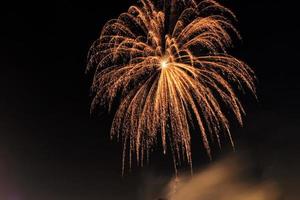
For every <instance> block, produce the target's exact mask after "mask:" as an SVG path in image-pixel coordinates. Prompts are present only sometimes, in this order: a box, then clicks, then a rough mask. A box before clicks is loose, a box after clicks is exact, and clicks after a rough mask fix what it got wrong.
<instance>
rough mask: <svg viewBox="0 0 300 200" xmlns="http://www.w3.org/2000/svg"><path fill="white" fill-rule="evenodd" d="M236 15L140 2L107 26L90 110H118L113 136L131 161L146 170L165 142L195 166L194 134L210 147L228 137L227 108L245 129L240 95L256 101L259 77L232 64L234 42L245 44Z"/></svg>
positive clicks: (95, 60)
mask: <svg viewBox="0 0 300 200" xmlns="http://www.w3.org/2000/svg"><path fill="white" fill-rule="evenodd" d="M234 19H235V16H234V14H233V13H232V12H231V11H230V10H228V9H227V8H225V7H223V6H222V5H220V4H219V3H217V2H215V1H213V0H203V1H201V2H198V3H196V2H195V1H194V0H186V1H183V0H156V1H154V0H140V2H139V4H138V5H136V6H131V7H130V8H129V9H128V11H127V12H125V13H122V14H121V15H120V16H119V17H118V18H117V19H113V20H110V21H108V22H107V23H106V24H105V26H104V27H103V30H102V32H101V35H100V38H99V39H98V40H97V41H96V42H95V43H94V44H93V45H92V47H91V49H90V52H89V56H88V58H89V64H88V70H94V79H93V83H92V91H93V92H94V94H95V96H94V99H93V102H92V106H91V107H92V109H95V108H96V107H98V106H108V110H111V109H112V107H114V105H115V104H116V103H118V105H119V106H118V109H117V110H116V113H115V116H114V119H113V123H112V128H111V136H112V137H113V138H114V137H116V138H119V139H121V140H122V141H123V145H124V146H123V171H124V165H125V158H126V157H127V155H128V157H129V164H130V166H131V162H132V156H133V155H135V156H136V160H137V163H138V164H139V165H143V161H144V158H146V157H148V154H149V152H150V151H151V150H152V149H153V146H154V145H155V144H156V143H157V142H158V141H160V142H161V143H162V147H163V152H164V153H166V152H167V149H169V150H170V151H171V152H172V155H173V160H174V166H175V169H176V167H177V165H178V163H179V162H180V160H182V159H186V160H187V162H188V164H189V165H190V166H192V154H191V130H192V129H193V130H195V129H197V130H199V132H200V134H201V138H202V142H203V145H204V147H205V149H206V151H207V153H208V156H209V157H211V150H210V143H211V142H214V141H216V142H217V143H218V144H219V146H221V141H220V133H221V132H223V133H225V135H227V136H228V138H229V140H230V141H231V144H232V145H234V144H233V141H232V138H231V136H230V132H229V122H228V119H227V117H226V116H225V113H224V107H225V108H226V109H229V110H231V111H232V113H233V114H234V115H235V117H236V118H237V120H238V122H239V123H240V124H242V115H243V113H244V110H243V107H242V105H241V103H240V100H239V99H238V97H237V95H236V92H235V90H236V89H241V90H243V88H248V89H249V90H250V91H251V92H252V93H253V94H255V85H254V81H255V78H254V73H253V71H252V70H251V69H250V68H249V67H248V66H247V65H246V64H245V63H244V62H242V61H240V60H238V59H236V58H234V57H232V56H230V55H229V54H228V53H227V52H226V49H227V48H228V47H230V46H231V45H232V38H231V34H234V35H236V36H237V38H239V34H238V32H237V31H236V29H235V28H234V27H233V25H232V23H231V20H234Z"/></svg>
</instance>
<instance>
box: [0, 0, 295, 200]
mask: <svg viewBox="0 0 300 200" xmlns="http://www.w3.org/2000/svg"><path fill="white" fill-rule="evenodd" d="M104 2H105V3H104ZM221 2H222V3H223V4H224V5H226V6H227V7H229V8H230V9H232V10H233V11H234V12H235V14H236V15H237V18H238V19H239V21H238V23H237V24H236V26H237V28H238V29H239V31H240V33H241V35H242V37H243V41H242V42H240V43H237V44H236V46H235V48H234V49H233V50H232V51H231V53H232V54H234V55H235V56H237V57H239V58H241V59H242V60H244V61H246V62H247V63H248V64H249V65H250V66H251V67H252V68H253V69H254V70H255V71H256V74H257V77H258V81H257V84H258V101H256V100H255V98H253V97H251V96H246V97H243V98H242V99H243V103H244V105H245V108H246V111H247V115H246V117H245V118H244V119H245V125H244V127H243V128H241V127H239V126H237V125H236V122H235V121H234V120H232V121H231V122H232V134H233V136H234V137H235V138H236V144H237V152H240V153H242V154H243V155H245V156H247V157H249V158H248V159H249V160H250V162H251V163H253V164H254V166H255V167H254V170H253V171H254V172H253V176H255V177H256V178H260V179H272V180H274V181H276V182H277V183H278V184H279V186H280V188H281V190H282V193H283V194H284V195H283V196H284V199H288V200H292V199H293V200H296V199H299V195H300V192H299V187H300V172H299V169H300V158H299V155H300V146H299V140H300V129H299V126H300V115H299V113H300V93H299V90H300V84H299V73H300V68H299V67H300V66H299V58H300V48H299V40H298V39H299V35H300V31H299V30H300V28H299V27H300V22H299V20H298V14H299V11H298V10H297V5H296V1H266V0H252V1H232V0H223V1H221ZM132 3H134V1H133V0H131V1H128V0H127V1H117V0H109V1H103V0H98V1H89V0H86V1H81V2H80V1H79V2H75V1H71V0H60V1H49V2H44V1H40V2H39V3H34V2H28V1H23V2H11V3H9V4H6V5H1V12H0V13H1V14H0V15H1V18H0V22H1V25H0V27H1V28H0V91H1V93H0V94H1V96H0V97H1V98H0V200H82V199H84V200H96V199H97V200H98V199H101V200H102V199H103V200H106V199H107V200H119V199H125V200H127V199H128V200H129V199H130V200H138V199H141V198H140V196H141V193H143V192H144V188H143V186H144V185H145V184H146V183H145V182H147V181H145V180H146V179H147V177H151V176H157V177H165V176H171V175H172V174H173V172H174V171H173V165H172V161H171V159H170V157H171V156H170V155H167V156H163V155H161V154H160V152H154V154H153V157H152V158H153V159H152V160H151V161H150V164H149V166H147V167H144V168H135V167H134V169H133V170H132V171H131V172H127V173H126V174H125V176H124V177H122V176H121V156H122V155H121V150H122V149H121V144H120V143H117V142H116V141H111V140H110V138H109V129H110V124H111V121H112V117H113V116H112V114H107V113H105V112H103V114H101V115H91V114H90V110H89V105H90V102H91V96H90V89H89V85H90V83H91V75H90V74H85V66H86V63H87V60H86V55H87V52H88V49H89V46H90V45H91V44H92V42H93V41H94V40H95V39H97V37H98V36H99V33H100V31H101V28H102V26H103V25H104V23H105V22H106V21H107V20H109V19H111V18H114V17H117V16H118V14H120V13H121V12H123V11H126V9H127V8H128V6H129V5H131V4H132ZM293 4H294V5H293ZM200 146H201V145H199V151H198V152H193V153H194V160H195V163H196V166H201V165H206V164H209V160H208V158H207V156H205V153H204V152H202V150H201V147H200ZM195 149H196V151H197V148H195ZM218 157H219V156H218V155H216V156H215V159H214V161H212V162H215V161H216V160H218ZM153 188H155V187H153ZM297 188H298V190H297Z"/></svg>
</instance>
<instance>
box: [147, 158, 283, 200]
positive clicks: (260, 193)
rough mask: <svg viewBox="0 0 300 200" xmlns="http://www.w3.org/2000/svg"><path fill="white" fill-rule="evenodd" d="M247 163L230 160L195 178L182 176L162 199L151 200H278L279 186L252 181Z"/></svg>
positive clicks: (273, 183) (272, 183) (170, 183)
mask: <svg viewBox="0 0 300 200" xmlns="http://www.w3.org/2000/svg"><path fill="white" fill-rule="evenodd" d="M245 163H247V162H245V161H244V160H240V159H237V158H236V157H235V158H233V157H231V158H227V159H225V160H222V161H219V162H218V163H215V164H212V165H211V166H209V167H208V168H206V169H204V170H201V171H200V172H198V173H196V174H195V175H194V176H186V177H184V176H181V177H180V176H179V177H175V178H174V179H173V180H171V181H170V182H169V184H167V187H166V189H165V191H163V192H162V193H163V194H161V195H160V196H161V197H160V198H157V197H153V196H152V197H151V196H148V197H145V198H143V199H149V200H158V199H164V200H211V199H213V200H279V199H280V196H281V194H280V192H279V189H278V186H277V184H276V183H275V182H274V181H271V180H264V181H258V180H254V179H253V178H250V177H249V173H250V171H251V170H250V168H249V166H248V165H246V164H245Z"/></svg>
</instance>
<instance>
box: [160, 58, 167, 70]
mask: <svg viewBox="0 0 300 200" xmlns="http://www.w3.org/2000/svg"><path fill="white" fill-rule="evenodd" d="M160 66H161V68H162V69H165V68H167V67H168V61H167V60H166V59H163V60H161V62H160Z"/></svg>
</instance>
